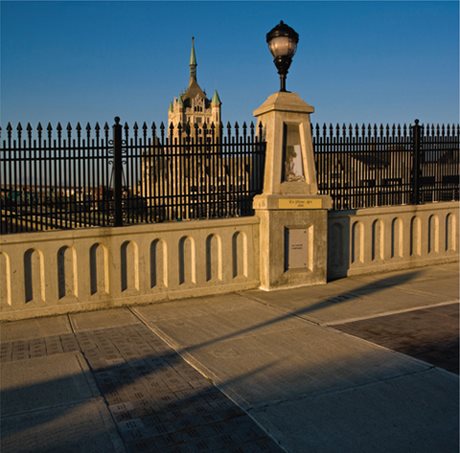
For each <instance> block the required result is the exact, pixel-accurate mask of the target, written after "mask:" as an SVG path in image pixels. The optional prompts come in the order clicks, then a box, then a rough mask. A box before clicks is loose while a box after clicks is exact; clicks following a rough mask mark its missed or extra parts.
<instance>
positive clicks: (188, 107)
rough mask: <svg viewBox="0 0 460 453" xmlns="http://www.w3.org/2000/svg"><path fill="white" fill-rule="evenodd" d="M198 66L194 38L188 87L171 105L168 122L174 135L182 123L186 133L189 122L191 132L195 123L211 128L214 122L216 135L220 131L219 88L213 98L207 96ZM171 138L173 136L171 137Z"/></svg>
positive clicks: (192, 132)
mask: <svg viewBox="0 0 460 453" xmlns="http://www.w3.org/2000/svg"><path fill="white" fill-rule="evenodd" d="M197 66H198V64H197V61H196V53H195V42H194V38H192V49H191V51H190V79H189V83H188V87H187V89H186V90H185V91H184V92H182V93H181V94H179V96H178V97H176V98H174V100H173V101H172V102H171V104H170V105H169V110H168V123H169V125H171V124H172V125H173V126H174V136H177V126H178V125H179V124H181V127H182V130H183V131H184V132H183V133H185V127H186V126H187V124H188V125H189V126H190V130H191V134H192V135H193V134H194V131H195V128H194V126H195V124H196V125H197V126H198V127H199V128H202V127H203V125H204V124H206V127H207V128H208V129H210V127H211V125H212V124H214V126H215V127H216V129H215V133H216V135H217V134H218V133H219V132H218V131H219V124H220V122H221V118H222V117H221V105H222V102H221V101H220V98H219V93H218V92H217V90H215V91H214V95H213V97H212V99H208V98H207V97H206V92H204V91H203V90H202V89H201V87H200V85H198V81H197V76H196V67H197ZM170 138H171V137H170Z"/></svg>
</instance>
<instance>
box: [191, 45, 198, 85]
mask: <svg viewBox="0 0 460 453" xmlns="http://www.w3.org/2000/svg"><path fill="white" fill-rule="evenodd" d="M189 64H190V83H192V82H193V81H195V82H196V67H197V62H196V54H195V38H194V37H193V36H192V50H191V51H190V63H189Z"/></svg>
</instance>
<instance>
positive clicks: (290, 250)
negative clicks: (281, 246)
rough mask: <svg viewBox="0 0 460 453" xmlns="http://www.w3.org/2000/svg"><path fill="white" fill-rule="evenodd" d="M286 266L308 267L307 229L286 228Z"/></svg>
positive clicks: (293, 267)
mask: <svg viewBox="0 0 460 453" xmlns="http://www.w3.org/2000/svg"><path fill="white" fill-rule="evenodd" d="M286 236H287V237H286V245H287V247H286V252H287V253H286V255H287V256H286V268H287V270H289V269H306V268H307V267H308V264H307V261H308V250H307V239H308V234H307V229H306V228H287V229H286Z"/></svg>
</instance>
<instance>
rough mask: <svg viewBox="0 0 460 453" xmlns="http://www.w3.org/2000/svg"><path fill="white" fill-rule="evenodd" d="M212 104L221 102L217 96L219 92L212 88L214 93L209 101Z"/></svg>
mask: <svg viewBox="0 0 460 453" xmlns="http://www.w3.org/2000/svg"><path fill="white" fill-rule="evenodd" d="M211 103H212V105H221V104H222V102H221V100H220V97H219V93H218V92H217V90H214V95H213V97H212V101H211Z"/></svg>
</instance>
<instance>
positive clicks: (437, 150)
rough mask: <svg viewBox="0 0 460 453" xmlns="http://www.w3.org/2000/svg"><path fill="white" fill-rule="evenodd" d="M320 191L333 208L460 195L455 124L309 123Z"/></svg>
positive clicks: (459, 151)
mask: <svg viewBox="0 0 460 453" xmlns="http://www.w3.org/2000/svg"><path fill="white" fill-rule="evenodd" d="M312 135H313V145H314V150H315V161H316V169H317V178H318V189H319V193H321V194H329V195H331V197H332V200H333V208H334V209H336V210H344V209H356V208H367V207H374V206H388V205H404V204H421V203H428V202H436V201H450V200H458V199H459V156H460V126H459V125H442V126H439V125H437V126H434V125H424V126H422V125H420V124H419V122H418V120H416V121H415V123H414V125H412V126H407V125H403V126H400V125H398V126H394V125H393V126H391V127H390V126H388V125H387V126H383V125H380V126H377V125H373V126H371V125H368V126H364V125H363V126H361V127H359V126H351V125H350V126H348V127H347V126H345V125H343V126H341V127H340V126H339V125H337V126H335V127H333V126H332V125H330V126H329V127H328V126H326V125H324V126H322V127H320V126H319V125H316V126H315V127H313V134H312Z"/></svg>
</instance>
